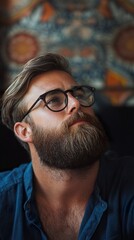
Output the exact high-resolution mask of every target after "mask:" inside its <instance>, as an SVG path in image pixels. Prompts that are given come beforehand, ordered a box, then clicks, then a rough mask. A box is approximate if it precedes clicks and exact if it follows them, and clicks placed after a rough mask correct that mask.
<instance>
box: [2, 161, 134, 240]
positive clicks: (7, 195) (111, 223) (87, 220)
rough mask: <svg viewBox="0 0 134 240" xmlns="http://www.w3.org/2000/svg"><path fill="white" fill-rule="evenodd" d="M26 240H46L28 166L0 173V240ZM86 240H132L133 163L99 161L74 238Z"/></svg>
mask: <svg viewBox="0 0 134 240" xmlns="http://www.w3.org/2000/svg"><path fill="white" fill-rule="evenodd" d="M29 239H32V240H34V239H36V240H38V239H39V240H40V239H42V240H47V237H46V235H45V233H44V231H43V229H42V226H41V222H40V219H39V217H38V214H37V211H36V205H35V203H34V197H33V170H32V165H31V163H30V164H24V165H21V166H20V167H18V168H16V169H14V170H12V171H7V172H3V173H0V240H29ZM90 239H91V240H123V239H124V240H127V239H128V240H134V159H131V158H128V157H127V158H123V159H110V158H109V157H105V158H103V159H102V160H101V164H100V170H99V174H98V178H97V182H96V187H95V190H94V192H93V194H92V196H91V197H90V199H89V201H88V203H87V207H86V209H85V214H84V217H83V220H82V223H81V227H80V230H79V235H78V240H90ZM57 240H58V239H57Z"/></svg>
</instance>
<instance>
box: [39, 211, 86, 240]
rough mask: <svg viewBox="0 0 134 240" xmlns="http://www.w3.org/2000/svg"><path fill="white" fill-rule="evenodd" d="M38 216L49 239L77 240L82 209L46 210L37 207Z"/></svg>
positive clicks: (82, 213)
mask: <svg viewBox="0 0 134 240" xmlns="http://www.w3.org/2000/svg"><path fill="white" fill-rule="evenodd" d="M38 210H39V216H40V220H41V223H42V227H43V230H44V232H45V233H46V234H47V237H48V239H49V240H57V239H58V240H63V239H64V240H77V239H78V233H79V228H80V225H81V221H82V218H83V215H84V210H83V209H81V210H79V209H78V208H76V207H74V208H73V209H70V210H68V211H67V210H66V209H64V210H63V209H58V210H56V211H50V210H49V211H48V209H47V210H46V209H45V210H44V209H42V208H41V207H39V209H38Z"/></svg>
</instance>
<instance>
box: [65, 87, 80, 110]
mask: <svg viewBox="0 0 134 240" xmlns="http://www.w3.org/2000/svg"><path fill="white" fill-rule="evenodd" d="M74 91H75V90H74V89H68V90H66V91H65V93H66V96H67V99H68V107H73V108H74V106H75V108H76V109H78V108H79V107H80V102H79V100H78V99H77V98H76V97H75V96H74Z"/></svg>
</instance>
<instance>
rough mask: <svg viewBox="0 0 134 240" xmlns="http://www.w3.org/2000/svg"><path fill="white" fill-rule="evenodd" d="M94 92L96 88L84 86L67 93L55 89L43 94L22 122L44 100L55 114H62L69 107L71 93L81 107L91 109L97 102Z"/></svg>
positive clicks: (69, 90)
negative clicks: (69, 94)
mask: <svg viewBox="0 0 134 240" xmlns="http://www.w3.org/2000/svg"><path fill="white" fill-rule="evenodd" d="M94 92H95V88H93V87H90V86H85V85H84V86H74V87H73V88H71V89H68V90H66V91H63V90H61V89H54V90H51V91H49V92H46V93H43V94H42V95H40V96H39V97H38V99H37V100H36V101H35V102H34V103H33V104H32V106H31V107H30V108H29V110H28V111H27V112H26V113H25V115H24V116H23V118H22V120H21V121H23V119H24V118H25V117H26V116H27V115H28V114H29V113H30V112H31V110H32V109H33V108H34V106H35V105H36V104H37V102H38V101H40V100H42V101H43V102H44V103H45V106H46V107H47V108H48V109H49V110H51V111H53V112H60V111H62V110H64V109H65V108H66V107H67V105H68V95H67V93H71V95H72V96H73V97H74V98H76V99H77V100H78V101H79V103H80V105H81V106H83V107H91V106H92V105H93V104H94V102H95V96H94Z"/></svg>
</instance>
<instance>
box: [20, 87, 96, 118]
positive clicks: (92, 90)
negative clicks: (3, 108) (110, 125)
mask: <svg viewBox="0 0 134 240" xmlns="http://www.w3.org/2000/svg"><path fill="white" fill-rule="evenodd" d="M81 88H88V89H89V90H90V91H91V93H92V95H93V102H92V103H91V104H90V105H88V106H85V105H82V104H81V103H80V106H83V107H91V106H92V105H93V104H94V102H95V96H94V95H95V88H94V87H91V86H88V85H78V86H74V87H73V88H71V89H68V90H66V91H64V90H62V89H60V88H56V89H53V90H50V91H48V92H46V93H43V94H41V95H40V96H39V97H38V98H37V100H36V101H35V102H34V103H33V104H32V106H31V107H30V108H29V110H28V111H27V112H26V113H25V114H24V116H23V118H22V119H21V121H20V122H22V121H23V119H24V118H25V117H26V116H27V115H28V114H29V113H30V112H31V110H32V109H33V108H34V106H35V105H36V104H37V102H38V101H39V100H42V101H43V102H44V103H45V106H46V107H47V108H48V109H49V110H50V111H52V112H61V111H63V110H64V109H65V108H66V107H67V105H68V95H67V93H68V92H70V93H71V94H72V96H74V94H73V92H75V91H76V90H79V89H81ZM56 91H59V92H61V93H63V94H64V95H65V97H66V98H65V99H66V104H65V106H64V107H63V108H62V109H60V110H52V109H51V108H49V106H48V105H47V103H46V101H45V97H46V96H47V95H48V94H50V93H53V92H56ZM74 97H75V96H74ZM78 101H79V100H78Z"/></svg>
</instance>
